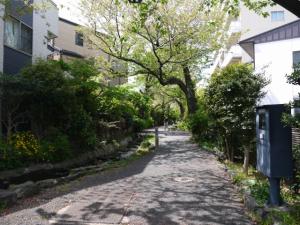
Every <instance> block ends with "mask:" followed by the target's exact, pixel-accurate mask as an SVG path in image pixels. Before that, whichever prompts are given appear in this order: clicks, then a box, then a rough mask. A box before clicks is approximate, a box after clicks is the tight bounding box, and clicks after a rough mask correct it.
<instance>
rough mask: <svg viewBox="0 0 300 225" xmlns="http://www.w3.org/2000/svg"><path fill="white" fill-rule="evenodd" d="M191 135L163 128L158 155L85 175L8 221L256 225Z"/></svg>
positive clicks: (218, 167)
mask: <svg viewBox="0 0 300 225" xmlns="http://www.w3.org/2000/svg"><path fill="white" fill-rule="evenodd" d="M189 139H190V136H189V135H188V134H187V133H176V132H172V133H167V132H160V142H161V146H160V149H159V150H158V151H156V152H155V153H153V154H150V155H147V156H145V157H144V158H142V159H140V160H138V161H136V162H134V163H132V164H131V165H129V166H128V167H127V168H122V169H117V170H113V171H107V172H105V173H104V174H98V175H92V176H89V177H85V178H83V179H82V180H81V184H79V185H77V187H76V188H74V190H73V191H72V192H71V193H70V194H67V195H63V196H61V197H60V198H56V199H53V200H52V201H50V202H49V203H48V204H45V205H41V206H39V207H36V208H33V209H28V210H24V211H19V212H17V213H15V214H11V215H9V216H7V217H5V218H3V219H4V220H5V221H7V222H12V221H13V218H14V217H19V216H20V215H21V214H23V215H25V217H26V215H27V216H29V215H32V218H35V219H34V220H38V218H47V220H45V219H43V220H42V222H41V221H39V224H49V223H50V224H62V225H63V224H67V225H68V224H70V225H71V224H74V225H75V224H132V225H142V224H149V225H160V224H161V225H173V224H174V225H175V224H182V225H187V224H251V222H250V221H249V220H248V218H247V217H246V216H245V214H244V209H243V206H242V204H241V199H240V198H239V196H238V194H237V192H236V190H235V189H234V187H233V186H232V184H231V183H230V181H229V180H227V178H226V176H225V174H224V171H223V170H222V168H221V165H220V164H219V163H218V162H217V161H216V159H215V157H214V156H213V155H211V154H210V153H207V152H205V151H200V149H199V148H198V147H197V145H195V144H193V143H191V142H190V141H189ZM1 219H2V218H1ZM24 221H27V220H26V219H25V220H23V222H24ZM31 221H32V220H31ZM6 224H16V223H6ZM22 224H23V225H24V224H30V223H27V222H26V223H22Z"/></svg>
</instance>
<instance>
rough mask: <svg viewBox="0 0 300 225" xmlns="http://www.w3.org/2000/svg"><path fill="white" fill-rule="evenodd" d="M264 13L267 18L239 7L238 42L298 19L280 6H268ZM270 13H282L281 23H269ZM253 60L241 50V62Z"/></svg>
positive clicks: (244, 7)
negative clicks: (239, 30)
mask: <svg viewBox="0 0 300 225" xmlns="http://www.w3.org/2000/svg"><path fill="white" fill-rule="evenodd" d="M264 11H266V12H268V13H269V14H270V15H269V16H268V17H263V16H261V15H258V14H257V13H255V12H253V11H251V10H249V9H248V8H247V7H246V6H244V5H243V4H242V5H241V13H240V22H241V27H242V29H241V38H240V40H245V39H247V38H250V37H253V36H255V35H258V34H261V33H263V32H266V31H268V30H271V29H274V28H276V27H279V26H282V25H284V24H287V23H290V22H292V21H295V20H297V19H298V17H296V16H295V15H294V14H292V13H291V12H289V11H288V10H286V9H285V8H283V7H281V6H280V5H275V6H272V7H271V6H269V7H267V8H266V9H264ZM272 11H283V12H284V20H283V21H271V12H272ZM252 61H253V60H252V59H251V57H250V56H249V55H248V54H247V53H246V52H245V51H244V50H242V62H243V63H250V62H252Z"/></svg>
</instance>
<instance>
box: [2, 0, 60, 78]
mask: <svg viewBox="0 0 300 225" xmlns="http://www.w3.org/2000/svg"><path fill="white" fill-rule="evenodd" d="M34 3H35V4H37V5H39V4H44V5H46V8H45V9H40V10H33V11H30V10H28V11H26V10H25V9H24V10H23V11H20V10H19V9H20V8H24V5H23V4H24V3H23V1H22V0H11V7H10V11H8V9H4V6H2V11H1V13H2V15H3V13H4V10H6V16H5V17H3V16H2V17H1V22H0V27H1V26H2V28H3V29H0V36H1V38H0V46H1V47H0V70H1V71H2V72H4V73H6V74H17V73H18V72H19V71H20V70H21V69H22V68H23V67H24V66H26V65H29V64H31V63H33V62H35V61H36V60H38V59H39V58H41V59H47V57H48V56H49V55H50V54H51V53H52V49H51V48H50V47H49V46H50V45H52V44H53V43H54V39H55V38H56V37H57V35H58V9H57V6H56V5H55V4H54V3H53V2H52V1H51V0H34Z"/></svg>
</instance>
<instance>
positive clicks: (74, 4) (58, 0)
mask: <svg viewBox="0 0 300 225" xmlns="http://www.w3.org/2000/svg"><path fill="white" fill-rule="evenodd" d="M52 1H53V2H55V4H56V5H57V6H58V8H59V16H60V17H61V18H64V19H67V20H70V21H72V22H74V23H78V24H81V25H84V19H83V17H82V16H81V11H80V9H79V3H80V0H52Z"/></svg>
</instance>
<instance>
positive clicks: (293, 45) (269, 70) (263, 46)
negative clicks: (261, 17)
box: [240, 19, 300, 105]
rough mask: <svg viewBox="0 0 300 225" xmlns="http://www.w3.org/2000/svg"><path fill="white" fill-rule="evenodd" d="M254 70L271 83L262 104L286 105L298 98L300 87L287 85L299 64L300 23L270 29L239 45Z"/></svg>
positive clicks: (297, 21) (294, 22) (298, 21)
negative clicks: (288, 76)
mask: <svg viewBox="0 0 300 225" xmlns="http://www.w3.org/2000/svg"><path fill="white" fill-rule="evenodd" d="M240 46H241V47H242V48H243V50H244V51H245V52H247V54H248V55H250V56H251V59H252V60H253V62H254V66H255V70H256V71H257V72H260V73H262V74H263V75H264V76H265V77H266V78H268V79H269V80H270V84H269V85H268V86H267V87H266V89H265V92H266V96H265V98H264V99H263V100H262V101H261V102H260V105H277V104H287V103H289V102H291V101H293V99H294V98H298V97H299V93H300V87H299V86H298V85H292V84H288V83H287V78H286V75H287V74H291V72H292V71H293V66H294V65H295V64H298V63H300V20H299V19H298V20H296V21H293V22H291V23H288V24H285V25H283V26H280V27H277V28H274V29H270V30H268V31H266V32H263V33H261V34H258V35H256V36H253V37H250V38H247V39H245V40H242V41H241V42H240Z"/></svg>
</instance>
